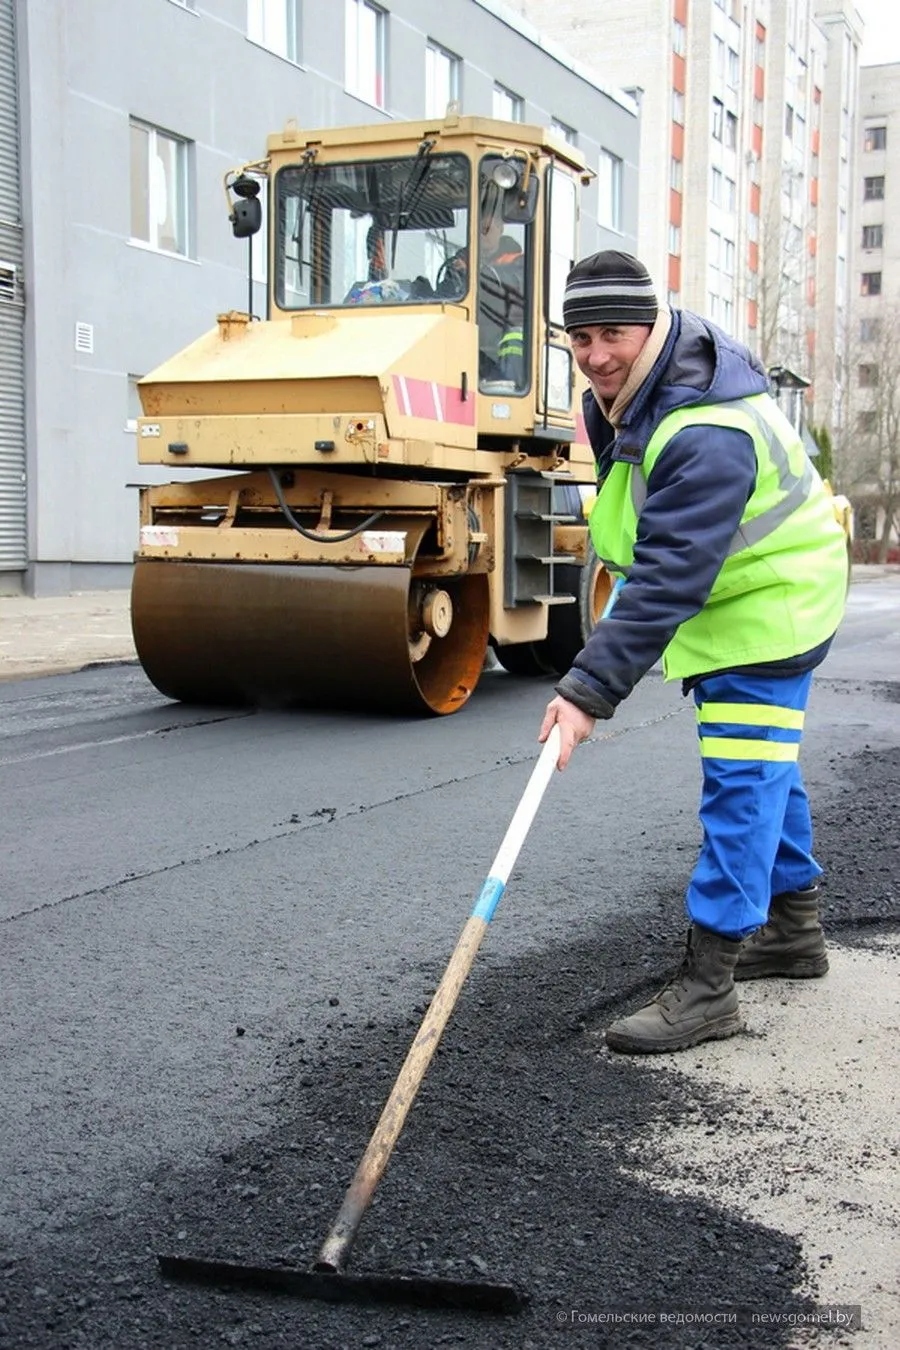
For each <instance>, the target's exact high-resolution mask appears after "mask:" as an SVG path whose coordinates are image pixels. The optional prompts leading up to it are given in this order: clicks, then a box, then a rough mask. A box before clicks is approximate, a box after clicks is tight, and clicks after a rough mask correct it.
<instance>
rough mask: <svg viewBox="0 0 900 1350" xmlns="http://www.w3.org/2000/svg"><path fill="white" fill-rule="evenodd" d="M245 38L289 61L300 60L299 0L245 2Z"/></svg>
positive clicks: (248, 0)
mask: <svg viewBox="0 0 900 1350" xmlns="http://www.w3.org/2000/svg"><path fill="white" fill-rule="evenodd" d="M247 36H248V38H249V39H250V41H251V42H258V43H259V45H260V46H261V47H268V49H269V51H270V52H275V53H276V55H278V56H283V57H285V58H286V59H287V60H288V61H299V60H300V4H299V0H247Z"/></svg>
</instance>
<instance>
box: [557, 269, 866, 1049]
mask: <svg viewBox="0 0 900 1350" xmlns="http://www.w3.org/2000/svg"><path fill="white" fill-rule="evenodd" d="M564 319H565V325H566V330H567V332H568V334H569V338H570V341H571V343H572V348H573V351H574V354H575V359H576V361H577V363H578V365H579V367H580V369H581V371H582V372H583V373H584V375H585V376H586V378H587V380H588V382H589V388H588V390H587V391H586V393H585V396H584V412H585V420H586V424H587V428H588V433H589V436H590V440H591V444H592V446H593V449H594V454H595V457H596V460H597V471H598V493H597V497H596V500H595V503H594V506H593V509H592V512H591V516H590V529H591V537H592V540H593V543H594V547H595V549H596V551H597V553H598V555H599V557H600V558H601V559H602V561H603V562H604V563H605V565H606V566H607V568H608V569H609V570H610V571H611V572H612V573H613V574H614V575H616V576H617V577H619V578H624V580H623V582H622V584H621V585H620V587H619V590H618V593H617V596H616V602H615V605H614V607H613V609H612V610H611V611H610V612H609V614H608V616H607V617H606V618H605V619H602V620H601V621H600V623H599V624H598V625H597V626H596V627H595V629H594V631H593V633H592V634H591V636H590V638H589V639H588V641H587V643H586V645H585V647H584V649H583V650H582V651H581V652H580V654H579V655H578V657H577V658H576V660H575V663H574V665H573V667H572V669H571V670H570V671H569V672H568V673H567V674H566V675H565V676H563V678H562V679H561V680H560V682H559V684H558V685H557V686H556V697H555V698H554V699H553V700H552V701H551V702H550V703H549V704H548V706H547V711H546V714H545V717H544V720H543V724H542V726H541V730H540V740H542V741H543V740H546V738H547V736H548V735H549V732H550V729H551V727H552V726H553V724H554V723H558V724H559V727H560V733H561V745H562V748H561V751H560V756H559V767H560V768H561V769H562V768H565V766H566V764H567V763H568V761H569V758H570V756H571V754H572V751H573V749H574V748H575V747H576V746H577V745H578V744H579V743H580V742H582V741H584V740H586V739H587V738H588V737H590V736H591V735H592V733H593V731H594V726H595V719H597V718H609V717H612V716H613V714H614V712H615V710H616V707H617V706H618V704H619V703H620V702H621V701H622V699H624V698H627V696H628V695H629V694H630V693H631V691H632V689H633V688H634V686H635V684H637V682H638V680H640V679H641V678H642V676H643V675H645V674H646V672H647V671H648V670H649V669H650V668H651V667H652V666H653V665H654V664H655V663H656V662H657V661H658V660H659V659H660V658H662V662H663V670H664V674H665V677H666V678H667V679H670V680H675V679H678V680H681V682H682V689H683V691H684V693H685V694H687V693H690V694H691V695H692V696H693V700H694V703H695V704H696V708H697V721H698V733H699V748H700V756H701V762H702V768H703V785H702V794H701V801H700V821H701V825H702V827H703V838H702V844H701V847H700V854H699V857H698V860H697V863H696V866H695V868H694V871H693V874H692V876H691V878H690V881H689V884H688V887H687V893H686V898H685V908H686V911H687V916H688V919H689V921H690V927H689V930H688V937H687V945H686V950H685V954H684V959H683V961H682V964H681V967H680V969H679V970H678V972H677V973H676V975H675V976H674V977H673V978H672V979H671V980H670V981H669V982H668V983H667V984H666V985H665V987H664V988H663V989H662V990H661V991H660V993H658V994H657V995H656V996H655V997H654V998H653V999H652V1000H651V1001H650V1003H648V1004H647V1006H646V1007H643V1008H641V1009H640V1010H639V1011H637V1012H635V1013H633V1014H631V1015H630V1016H628V1017H624V1018H621V1019H619V1020H618V1021H616V1022H615V1023H614V1024H613V1025H612V1026H610V1027H609V1028H608V1029H607V1032H606V1041H607V1044H608V1045H609V1047H610V1048H611V1049H612V1050H616V1051H621V1052H626V1053H638V1052H660V1051H671V1050H681V1049H684V1048H686V1047H688V1046H692V1045H697V1044H699V1043H700V1042H701V1041H705V1040H710V1039H718V1038H721V1037H726V1036H731V1035H734V1034H735V1033H736V1032H738V1031H739V1030H740V1029H741V1026H742V1023H741V1019H740V1015H739V1010H738V998H737V990H736V988H735V980H741V979H753V978H756V977H760V976H782V977H788V978H805V977H813V976H818V975H823V974H824V973H825V972H826V970H827V969H828V959H827V956H826V950H825V940H824V935H823V931H822V926H821V923H820V917H819V887H818V878H819V876H820V875H821V871H822V869H821V868H820V867H819V865H818V863H817V862H816V860H815V858H814V857H813V853H812V825H811V820H810V810H809V802H808V799H807V795H806V792H805V789H804V786H803V781H802V779H801V775H800V770H799V767H798V753H799V749H800V741H801V737H802V733H803V720H804V712H805V709H806V703H807V698H808V695H809V689H810V682H811V679H812V673H813V670H814V668H815V667H816V666H818V665H819V663H820V662H821V661H822V660H823V658H824V657H825V655H826V653H827V651H828V648H829V645H830V643H831V640H832V638H833V636H834V633H835V630H836V629H837V627H838V624H839V622H840V620H841V616H842V613H843V606H844V596H845V591H846V582H847V554H846V547H845V542H844V536H843V533H842V531H841V528H840V526H839V525H838V523H837V521H836V520H835V516H834V512H833V510H832V507H831V502H830V500H829V498H828V495H827V493H826V491H825V489H824V487H823V485H822V481H821V479H820V478H819V476H818V474H817V473H816V471H815V469H814V467H813V465H812V463H811V461H810V460H809V459H808V457H807V456H806V454H805V452H804V450H803V446H802V444H801V441H800V439H799V437H798V436H797V434H796V433H795V431H794V430H793V428H792V427H791V425H790V423H789V422H788V421H787V419H786V418H785V417H784V415H783V414H782V413H781V412H780V410H779V408H778V406H777V404H776V403H775V401H774V399H773V398H772V397H771V396H770V394H769V392H768V383H767V380H766V376H765V373H764V371H763V369H762V366H761V365H760V364H759V362H758V361H757V360H756V358H755V357H754V356H753V355H751V353H750V352H749V351H748V350H747V348H746V347H744V346H742V345H741V344H740V343H738V342H736V341H735V340H733V339H732V338H730V337H728V336H727V335H726V334H725V333H723V332H722V331H721V330H719V329H718V328H717V327H716V326H715V325H714V324H712V323H709V322H707V321H706V320H704V319H702V318H700V317H699V316H698V315H697V314H693V313H691V312H690V311H688V310H678V309H669V307H668V306H667V305H665V304H660V303H659V302H658V301H657V298H656V295H655V293H654V288H653V284H652V281H651V279H650V276H649V274H648V272H647V269H646V268H645V267H644V265H643V264H642V263H641V262H639V261H638V259H636V258H634V257H632V256H630V255H629V254H625V253H620V252H618V251H615V250H609V251H605V252H602V253H597V254H594V255H593V256H592V257H588V258H585V259H583V260H582V261H581V262H579V263H577V264H576V265H575V266H574V267H573V268H572V270H571V272H570V273H569V276H568V279H567V284H566V291H565V300H564Z"/></svg>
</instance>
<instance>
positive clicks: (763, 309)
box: [758, 168, 809, 374]
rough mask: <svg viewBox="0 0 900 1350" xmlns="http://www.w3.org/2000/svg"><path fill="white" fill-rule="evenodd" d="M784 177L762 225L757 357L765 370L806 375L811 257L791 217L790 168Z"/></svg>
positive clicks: (771, 194)
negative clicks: (782, 368)
mask: <svg viewBox="0 0 900 1350" xmlns="http://www.w3.org/2000/svg"><path fill="white" fill-rule="evenodd" d="M784 174H785V176H786V177H785V183H784V188H783V191H782V192H780V193H779V192H770V193H767V194H766V195H767V198H768V209H767V210H766V212H765V214H764V216H763V219H762V222H761V238H760V254H761V257H760V263H761V266H760V273H759V282H758V302H759V330H758V331H759V354H760V358H761V360H762V362H763V364H764V365H765V366H766V367H768V366H771V365H783V366H789V367H790V368H791V369H792V370H796V371H797V372H798V373H800V374H805V373H806V371H805V367H806V366H807V365H808V364H809V354H808V351H807V347H806V281H807V266H808V257H807V253H806V249H805V247H804V235H803V231H802V229H801V228H800V227H799V226H798V225H796V224H794V223H793V222H792V220H791V219H790V203H791V201H792V192H793V176H792V171H791V170H790V169H787V168H786V169H785V170H784ZM786 208H787V214H786Z"/></svg>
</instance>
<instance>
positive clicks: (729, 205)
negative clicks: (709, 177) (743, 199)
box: [723, 178, 737, 212]
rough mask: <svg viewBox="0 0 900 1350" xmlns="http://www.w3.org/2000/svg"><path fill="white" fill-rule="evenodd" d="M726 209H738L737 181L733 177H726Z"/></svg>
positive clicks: (732, 210)
mask: <svg viewBox="0 0 900 1350" xmlns="http://www.w3.org/2000/svg"><path fill="white" fill-rule="evenodd" d="M723 204H724V207H725V210H726V211H731V212H734V211H736V210H737V183H736V182H735V181H734V179H733V178H726V179H725V201H724V203H723Z"/></svg>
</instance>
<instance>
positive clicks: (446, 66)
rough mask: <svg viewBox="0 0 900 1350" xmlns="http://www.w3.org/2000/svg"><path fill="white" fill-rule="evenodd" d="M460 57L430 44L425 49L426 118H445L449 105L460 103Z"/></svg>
mask: <svg viewBox="0 0 900 1350" xmlns="http://www.w3.org/2000/svg"><path fill="white" fill-rule="evenodd" d="M461 67H462V62H461V61H460V59H459V57H458V56H454V55H453V53H452V52H448V51H446V50H445V48H443V47H439V46H438V44H437V43H436V42H429V43H428V46H427V47H426V48H425V116H426V117H443V116H444V113H445V112H446V111H447V105H448V104H450V103H457V102H458V101H459V72H460V69H461Z"/></svg>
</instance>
